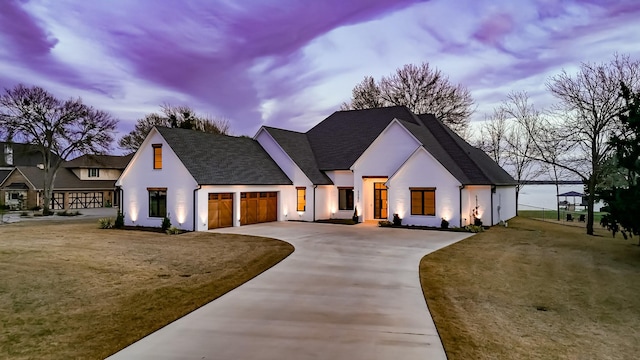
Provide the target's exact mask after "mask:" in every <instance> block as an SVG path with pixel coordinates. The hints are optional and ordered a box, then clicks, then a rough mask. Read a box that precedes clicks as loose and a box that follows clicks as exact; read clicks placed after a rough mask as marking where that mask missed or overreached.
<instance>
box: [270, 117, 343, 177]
mask: <svg viewBox="0 0 640 360" xmlns="http://www.w3.org/2000/svg"><path fill="white" fill-rule="evenodd" d="M264 129H265V130H266V131H267V132H268V133H269V134H270V135H271V137H273V139H274V140H275V141H276V142H277V143H278V144H279V145H280V147H282V149H283V150H284V151H285V152H286V153H287V154H288V155H289V156H290V157H291V159H292V160H293V162H295V163H296V165H298V167H299V168H300V170H302V172H304V174H305V175H307V177H308V178H309V180H311V182H312V183H314V184H316V185H332V184H333V182H332V181H331V179H329V177H328V176H327V175H326V174H325V173H323V172H322V171H320V170H318V164H317V163H316V158H315V156H314V155H313V151H312V150H311V145H309V140H308V139H307V135H306V134H303V133H299V132H295V131H289V130H282V129H277V128H272V127H268V126H265V127H264Z"/></svg>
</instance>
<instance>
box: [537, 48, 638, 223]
mask: <svg viewBox="0 0 640 360" xmlns="http://www.w3.org/2000/svg"><path fill="white" fill-rule="evenodd" d="M639 75H640V62H639V61H637V60H631V59H630V58H629V57H628V56H620V55H616V56H614V59H613V60H612V61H610V62H609V63H602V64H593V63H582V64H581V65H580V70H579V71H578V72H577V73H576V74H575V75H573V76H572V75H570V74H568V73H567V72H566V71H563V72H562V73H561V74H559V75H556V76H553V77H551V78H550V79H549V81H548V82H547V88H548V89H549V91H551V93H552V94H553V95H554V96H555V97H556V98H557V99H558V100H559V103H558V105H557V107H556V113H557V114H558V116H557V119H556V124H555V126H554V128H555V136H556V137H557V139H556V141H557V143H558V144H560V145H561V146H562V147H563V148H565V149H566V150H567V151H566V153H565V154H564V155H562V156H561V157H559V158H557V159H553V158H551V157H550V156H549V154H548V153H547V152H545V151H540V152H539V156H540V160H543V161H545V162H546V163H548V164H551V165H555V166H557V167H559V168H563V169H565V170H567V171H569V172H571V173H573V174H575V175H577V176H579V177H580V178H581V179H582V180H583V181H584V183H585V184H586V192H587V234H590V235H593V211H594V204H595V196H596V194H595V190H596V186H597V184H598V183H599V182H600V181H601V179H602V178H603V175H604V171H603V165H604V164H605V162H606V161H607V159H608V158H609V157H611V155H612V150H613V148H612V146H611V144H609V139H610V138H611V137H612V136H613V135H615V134H616V133H618V132H619V131H620V123H619V120H618V114H619V113H620V112H621V111H622V110H623V109H624V102H623V101H622V98H621V97H620V95H619V88H620V83H625V84H629V87H630V88H631V89H632V91H637V89H638V85H639V84H640V77H639ZM546 147H547V148H548V147H549V146H546ZM543 150H544V149H543Z"/></svg>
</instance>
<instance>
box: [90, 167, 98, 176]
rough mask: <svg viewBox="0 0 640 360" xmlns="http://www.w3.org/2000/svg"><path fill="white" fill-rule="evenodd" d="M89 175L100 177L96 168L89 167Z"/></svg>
mask: <svg viewBox="0 0 640 360" xmlns="http://www.w3.org/2000/svg"><path fill="white" fill-rule="evenodd" d="M89 177H100V169H98V168H91V169H89Z"/></svg>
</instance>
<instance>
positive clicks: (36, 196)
mask: <svg viewBox="0 0 640 360" xmlns="http://www.w3.org/2000/svg"><path fill="white" fill-rule="evenodd" d="M13 145H16V144H13ZM20 145H24V144H20ZM132 156H133V155H128V156H112V155H82V156H80V157H78V158H75V159H73V160H71V161H67V162H65V163H63V165H62V166H61V167H60V169H59V170H58V173H57V174H56V178H55V181H54V184H53V197H52V199H51V203H50V208H51V209H52V210H62V209H85V208H96V207H108V206H112V205H117V202H118V199H117V197H116V194H115V192H114V190H115V181H116V180H117V179H118V177H119V176H120V174H121V173H122V170H124V168H125V167H126V166H127V163H128V162H129V160H130V159H131V157H132ZM33 160H36V158H34V159H33ZM16 165H17V166H13V167H10V168H2V169H7V170H0V177H3V176H2V175H3V174H4V172H7V174H6V175H5V176H4V177H3V179H2V180H1V181H0V196H2V198H3V200H4V202H5V204H7V205H9V206H10V207H11V208H14V209H29V208H33V207H36V206H42V203H43V194H44V170H43V166H42V165H41V164H37V165H25V166H20V165H18V164H16Z"/></svg>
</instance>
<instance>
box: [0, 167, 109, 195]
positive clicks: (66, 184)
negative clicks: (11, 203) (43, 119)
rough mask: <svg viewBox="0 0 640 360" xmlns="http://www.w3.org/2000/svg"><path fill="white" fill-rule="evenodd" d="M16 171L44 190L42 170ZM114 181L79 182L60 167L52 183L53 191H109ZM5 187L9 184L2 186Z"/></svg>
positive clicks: (35, 168)
mask: <svg viewBox="0 0 640 360" xmlns="http://www.w3.org/2000/svg"><path fill="white" fill-rule="evenodd" d="M16 169H18V170H20V172H21V173H22V174H23V175H24V176H25V177H26V178H27V180H29V182H30V183H31V184H32V185H33V186H35V188H36V189H43V188H44V170H41V169H40V168H38V167H36V166H18V167H17V168H16ZM115 183H116V182H115V180H80V179H79V178H78V177H77V176H76V175H75V174H74V173H73V172H72V171H71V170H69V169H67V168H63V167H61V168H60V169H59V170H58V173H57V174H56V179H55V181H54V182H53V189H54V190H90V189H95V190H110V189H114V188H115ZM4 185H5V186H7V185H10V184H4Z"/></svg>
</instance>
